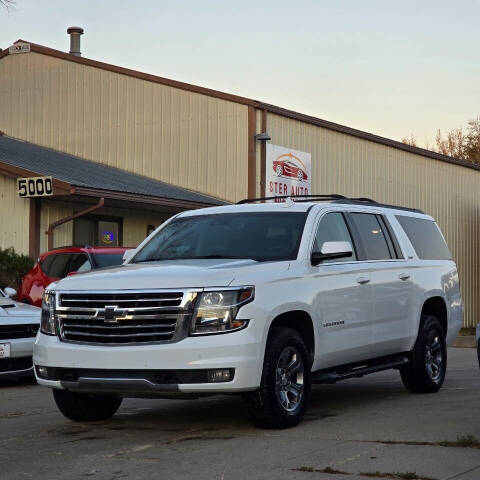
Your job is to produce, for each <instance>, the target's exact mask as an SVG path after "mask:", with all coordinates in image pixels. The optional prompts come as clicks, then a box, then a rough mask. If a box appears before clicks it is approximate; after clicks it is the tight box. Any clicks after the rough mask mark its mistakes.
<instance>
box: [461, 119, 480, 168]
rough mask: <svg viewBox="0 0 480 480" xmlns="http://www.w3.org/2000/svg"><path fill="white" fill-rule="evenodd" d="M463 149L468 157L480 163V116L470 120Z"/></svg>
mask: <svg viewBox="0 0 480 480" xmlns="http://www.w3.org/2000/svg"><path fill="white" fill-rule="evenodd" d="M463 150H464V155H465V157H466V159H468V160H469V161H471V162H473V163H478V164H480V117H477V118H475V119H473V120H470V121H469V122H468V129H467V134H466V135H465V141H464V146H463Z"/></svg>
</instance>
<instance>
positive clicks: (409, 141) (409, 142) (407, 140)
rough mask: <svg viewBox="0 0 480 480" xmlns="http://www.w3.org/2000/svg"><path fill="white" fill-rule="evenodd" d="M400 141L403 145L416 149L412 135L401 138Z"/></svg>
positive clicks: (415, 141) (415, 140)
mask: <svg viewBox="0 0 480 480" xmlns="http://www.w3.org/2000/svg"><path fill="white" fill-rule="evenodd" d="M400 141H401V142H402V143H405V144H406V145H410V146H411V147H418V145H417V139H416V138H415V136H414V135H413V133H411V134H410V136H409V137H403V138H402V140H400Z"/></svg>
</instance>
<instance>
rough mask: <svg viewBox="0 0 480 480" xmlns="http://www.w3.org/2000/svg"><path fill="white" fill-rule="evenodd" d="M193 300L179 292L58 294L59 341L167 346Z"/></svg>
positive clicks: (189, 312) (184, 321)
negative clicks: (160, 343)
mask: <svg viewBox="0 0 480 480" xmlns="http://www.w3.org/2000/svg"><path fill="white" fill-rule="evenodd" d="M193 299H194V295H193V296H192V295H189V293H188V292H182V291H157V292H152V291H147V292H128V293H127V292H108V293H106V292H102V293H90V292H88V293H81V292H79V293H61V292H60V293H59V294H58V298H57V307H56V317H57V319H58V325H59V331H60V338H61V339H62V340H64V341H70V342H79V343H90V344H103V345H104V344H109V345H125V344H138V343H151V342H171V341H174V340H175V337H176V334H177V333H179V332H180V331H181V330H182V328H181V327H185V326H187V324H188V321H189V319H190V318H191V315H192V305H193Z"/></svg>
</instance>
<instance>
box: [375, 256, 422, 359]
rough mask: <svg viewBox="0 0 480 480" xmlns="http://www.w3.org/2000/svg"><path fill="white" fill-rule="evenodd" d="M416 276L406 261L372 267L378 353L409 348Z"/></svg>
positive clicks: (385, 353) (413, 314)
mask: <svg viewBox="0 0 480 480" xmlns="http://www.w3.org/2000/svg"><path fill="white" fill-rule="evenodd" d="M413 275H414V272H413V269H411V268H409V267H408V264H407V262H406V261H400V262H378V263H377V262H376V266H375V269H374V270H372V273H371V286H372V293H373V337H374V340H375V350H376V351H377V352H378V354H379V355H389V354H391V353H398V352H402V351H405V350H408V348H409V345H410V342H411V336H412V329H413V328H414V327H413V326H414V319H415V313H414V310H415V308H416V307H415V305H414V303H415V299H416V295H417V293H416V287H415V285H414V283H413V282H412V276H413ZM400 277H402V278H404V279H403V280H402V278H400Z"/></svg>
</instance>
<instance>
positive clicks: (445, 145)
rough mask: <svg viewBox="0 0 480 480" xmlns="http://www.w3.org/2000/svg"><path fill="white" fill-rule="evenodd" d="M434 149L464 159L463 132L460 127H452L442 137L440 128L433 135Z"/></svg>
mask: <svg viewBox="0 0 480 480" xmlns="http://www.w3.org/2000/svg"><path fill="white" fill-rule="evenodd" d="M435 143H436V150H437V151H438V152H439V153H442V154H443V155H448V156H449V157H454V158H462V159H465V152H464V144H465V133H464V131H463V129H462V128H454V129H453V130H450V131H449V132H448V133H447V136H446V137H445V138H443V136H442V132H441V131H440V129H438V130H437V135H436V137H435Z"/></svg>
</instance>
